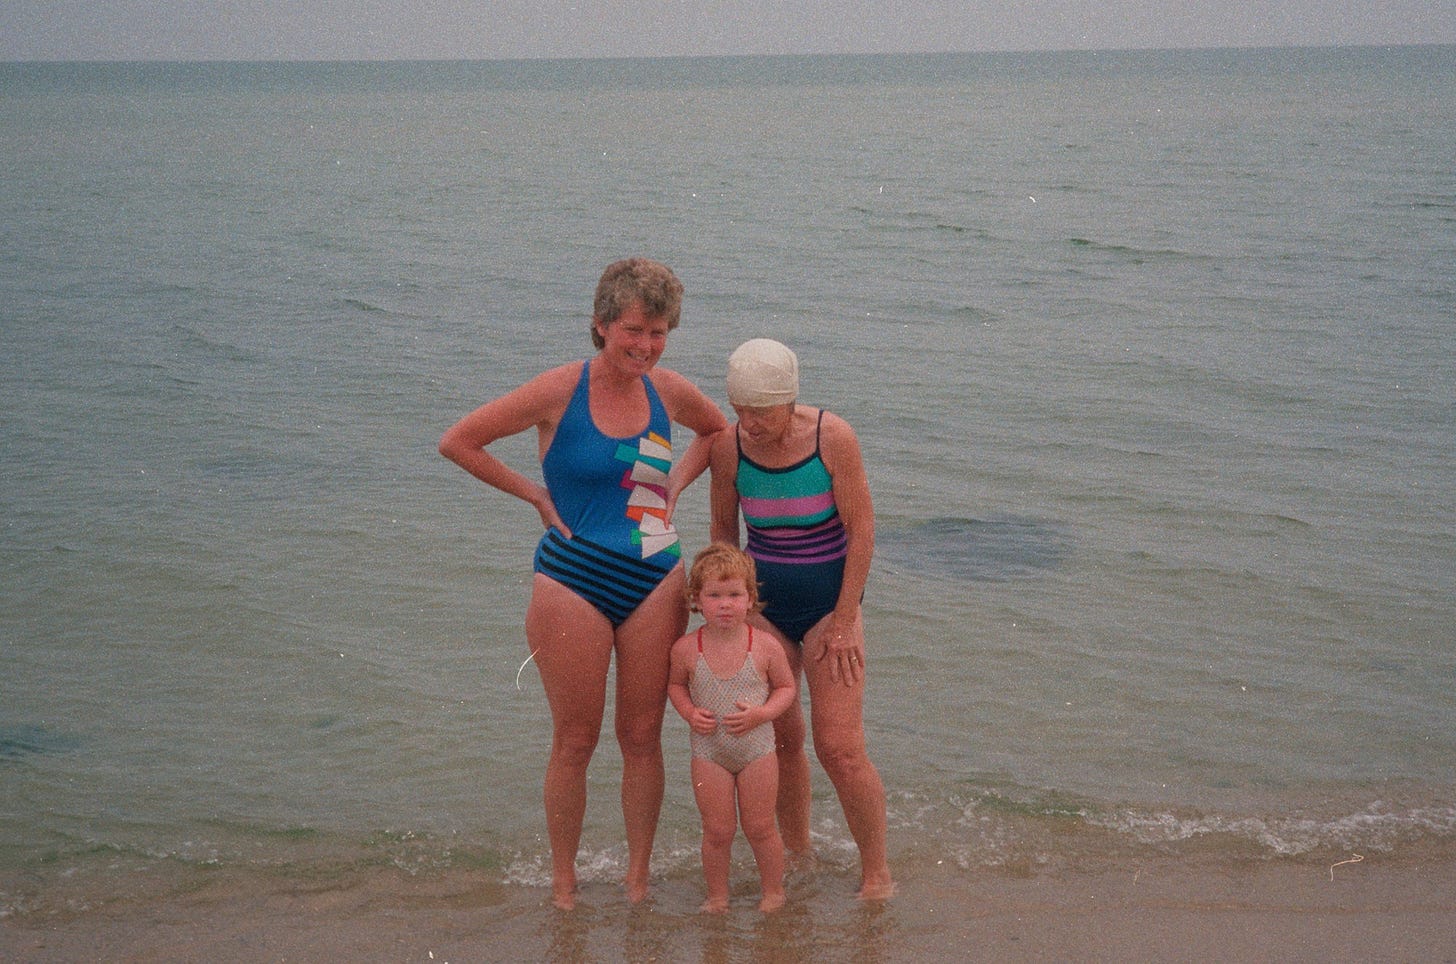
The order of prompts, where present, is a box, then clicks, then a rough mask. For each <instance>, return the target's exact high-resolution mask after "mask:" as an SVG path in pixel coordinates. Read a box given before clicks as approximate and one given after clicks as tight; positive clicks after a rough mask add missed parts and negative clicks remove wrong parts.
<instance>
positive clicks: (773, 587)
mask: <svg viewBox="0 0 1456 964" xmlns="http://www.w3.org/2000/svg"><path fill="white" fill-rule="evenodd" d="M798 393H799V362H798V359H797V358H796V357H795V356H794V353H793V352H792V351H790V350H789V349H788V348H786V347H785V346H783V345H781V344H779V343H778V342H776V341H772V340H770V339H767V338H755V339H753V340H752V341H748V342H745V343H744V344H742V345H740V346H739V347H738V349H737V350H736V351H734V352H733V355H732V356H731V357H730V358H729V360H728V400H729V401H730V402H731V403H732V405H733V410H734V411H735V412H736V413H737V414H738V423H737V424H736V425H734V426H733V427H732V428H731V429H730V430H729V431H726V432H723V433H722V434H721V435H719V436H718V437H717V439H716V440H715V441H714V442H713V447H712V454H711V464H712V470H713V483H712V493H713V494H712V504H713V530H712V536H713V541H715V542H726V543H729V544H730V545H734V546H736V545H738V544H739V525H738V517H739V514H740V512H741V513H742V515H743V517H744V523H745V526H744V528H745V531H746V534H747V551H748V554H749V555H750V556H752V557H753V559H754V562H755V563H756V565H757V568H758V578H759V587H760V588H759V594H760V596H761V597H762V598H763V600H764V608H763V611H762V612H761V613H759V614H756V615H754V616H752V617H751V619H752V620H755V621H756V623H755V624H756V625H759V626H760V627H761V628H764V629H767V630H768V631H770V632H772V633H774V635H775V636H776V637H777V638H778V639H779V641H780V642H781V643H783V644H784V650H785V651H786V652H787V654H788V656H789V663H790V665H791V666H792V667H793V670H794V675H795V678H796V679H797V677H798V674H799V672H800V671H801V670H802V671H803V674H804V677H805V679H806V681H807V683H808V690H809V713H810V722H811V725H812V726H813V730H814V753H815V755H816V756H817V757H818V758H819V762H820V763H821V764H822V765H823V767H824V771H825V772H826V773H827V774H828V775H829V778H830V780H831V781H832V782H833V783H834V789H835V792H836V793H837V794H838V795H839V802H840V805H841V806H843V808H844V817H845V822H846V823H847V824H848V825H849V831H850V834H851V835H852V836H853V837H854V840H855V843H856V844H857V845H858V847H859V853H860V891H859V893H860V896H861V897H865V898H877V899H878V898H884V897H888V896H890V894H891V893H892V892H893V890H894V883H893V880H892V879H891V875H890V868H889V864H888V862H887V860H886V851H885V827H886V817H885V788H884V785H883V783H881V781H880V775H879V772H878V771H877V770H876V769H875V767H874V764H872V763H871V762H870V759H869V754H868V753H867V751H866V749H865V733H864V663H865V639H864V623H863V621H862V619H861V618H860V598H861V597H862V596H863V595H864V588H865V580H866V579H867V578H868V576H869V571H870V557H871V556H873V555H874V550H875V514H874V507H873V505H872V503H871V501H870V488H869V482H868V481H867V480H866V478H865V471H864V463H863V460H862V459H861V456H860V450H859V441H858V439H856V438H855V435H854V431H853V430H852V429H851V428H850V427H849V424H848V423H847V422H845V421H844V420H843V419H842V418H839V417H838V416H837V415H834V414H832V413H830V412H826V411H824V410H822V409H818V408H813V407H812V406H808V405H801V404H799V403H798V401H797V399H798ZM774 730H775V734H776V736H777V741H778V757H779V797H778V818H779V832H780V833H781V834H782V835H783V838H784V845H785V846H786V847H787V848H788V849H790V850H795V851H800V852H803V851H806V850H808V849H809V760H808V757H807V755H806V754H805V752H804V742H805V736H806V730H805V726H804V715H803V711H802V710H801V709H800V706H799V704H798V703H797V702H795V703H794V705H792V706H791V707H789V709H788V710H787V711H786V712H785V713H783V714H782V715H781V716H779V717H778V719H776V720H775V721H774Z"/></svg>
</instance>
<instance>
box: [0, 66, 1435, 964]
mask: <svg viewBox="0 0 1456 964" xmlns="http://www.w3.org/2000/svg"><path fill="white" fill-rule="evenodd" d="M1452 103H1456V48H1452V47H1435V46H1432V47H1407V48H1342V49H1269V50H1199V51H1176V52H1168V51H1163V52H1159V51H1140V52H1075V53H1036V54H957V55H916V56H887V57H869V56H866V57H858V56H842V57H802V58H801V57H765V58H722V59H654V60H604V61H536V62H489V63H368V64H365V63H358V64H308V63H290V64H282V63H209V64H167V63H149V64H92V63H87V64H3V65H0V129H3V130H4V136H3V137H0V169H3V170H4V171H5V172H6V173H5V175H4V177H3V179H0V265H3V270H0V427H3V438H4V448H3V454H0V518H3V529H0V532H3V540H0V656H3V663H4V671H3V673H0V921H3V920H5V919H7V918H8V919H10V920H11V921H19V920H29V921H35V920H42V919H45V918H46V916H47V915H56V914H65V913H76V912H81V911H84V910H85V909H87V908H94V907H98V906H111V905H112V904H114V903H115V902H117V901H132V902H137V903H139V904H140V905H141V906H143V907H144V906H145V905H146V902H147V901H148V900H151V899H154V898H156V897H158V896H160V895H165V894H175V893H178V892H184V891H186V890H187V889H189V888H194V887H197V886H199V885H200V882H205V881H209V880H216V879H217V878H218V877H219V875H235V876H247V875H254V876H255V877H262V878H266V879H268V880H271V881H277V880H284V881H296V882H298V884H299V886H313V885H316V884H317V882H319V881H327V880H336V879H340V878H342V877H348V878H349V879H351V880H355V879H360V878H365V879H367V878H370V877H373V876H379V877H384V876H389V875H404V876H406V877H409V878H412V879H421V878H423V879H429V878H431V877H432V875H461V874H463V875H466V876H468V877H471V878H474V879H478V880H479V881H480V882H481V883H482V886H489V887H500V888H503V889H504V891H505V892H507V893H512V894H516V895H517V899H518V900H524V901H526V902H527V903H534V902H537V901H545V900H546V896H547V891H548V888H547V884H548V883H549V861H548V855H547V846H546V842H545V834H544V829H545V828H544V818H543V815H542V812H541V802H540V793H541V790H540V781H541V776H542V773H543V770H544V764H545V758H546V752H547V748H548V744H549V735H550V733H549V730H550V728H549V721H548V717H547V711H546V706H545V701H544V698H543V696H542V692H541V686H540V681H539V678H538V677H537V676H536V674H535V672H534V670H533V667H532V666H531V665H524V661H525V659H526V656H527V650H526V646H525V639H524V632H523V629H522V620H523V614H524V610H525V603H526V598H527V591H528V586H529V579H530V553H531V549H532V546H533V545H534V542H535V540H536V538H537V537H538V535H539V523H538V520H537V518H536V515H535V513H534V512H533V511H532V510H531V509H530V508H529V507H527V506H525V505H524V504H522V503H519V502H515V501H513V500H512V499H510V498H509V497H507V496H504V495H502V494H500V493H497V492H494V491H492V490H489V489H486V488H485V487H483V486H481V485H480V484H479V483H477V482H475V481H474V480H473V479H471V478H470V477H468V476H467V475H465V474H464V473H462V472H461V471H460V470H459V469H458V468H456V467H455V466H453V465H451V464H450V463H448V462H446V461H445V460H444V459H442V458H440V457H439V455H438V454H437V453H436V451H435V446H436V443H437V441H438V439H439V436H440V434H441V432H442V431H443V430H444V429H445V428H446V427H448V426H449V425H450V424H451V423H452V422H453V421H454V420H455V419H456V418H458V417H459V416H460V415H462V414H464V413H465V412H466V411H469V410H470V409H471V408H473V407H474V406H476V405H478V404H480V403H481V402H484V401H486V400H488V399H490V398H492V397H494V396H496V395H499V394H501V393H503V392H505V391H507V390H508V389H510V388H512V387H514V386H515V385H517V384H519V383H520V382H522V381H524V380H525V379H527V378H528V377H530V376H532V375H534V374H535V373H537V372H538V371H541V370H543V369H545V368H547V367H550V366H553V365H556V364H560V363H563V362H566V361H570V360H573V359H578V358H582V357H585V356H586V355H587V354H588V353H589V352H590V351H591V349H590V343H589V340H588V337H587V324H588V319H589V315H590V310H591V294H592V290H593V287H594V285H595V282H596V278H597V276H598V275H599V273H600V271H601V269H602V267H603V266H605V265H606V264H607V263H608V262H610V261H612V260H615V259H616V258H618V257H622V256H626V255H633V254H643V255H648V256H651V257H655V258H658V259H660V260H663V261H665V262H667V263H668V264H670V265H672V266H673V267H674V268H675V270H676V271H677V272H678V274H679V276H680V277H681V278H682V279H683V281H684V283H685V285H686V289H687V293H686V299H685V306H684V312H683V321H682V325H681V327H680V328H679V329H678V330H677V331H676V332H674V333H673V334H672V336H671V337H670V339H669V345H668V350H667V354H666V356H665V358H664V361H663V364H664V365H666V366H668V367H671V368H674V369H676V370H679V371H681V372H683V373H684V374H686V375H688V376H689V377H690V378H692V379H693V380H694V381H696V382H697V383H698V384H699V385H700V386H701V387H702V388H703V389H704V390H705V391H706V392H707V393H708V394H709V395H710V396H711V397H713V398H714V399H715V400H717V401H718V402H719V403H720V404H723V405H725V406H726V396H725V392H724V387H723V375H724V371H725V365H726V359H727V355H728V353H729V352H730V351H731V350H732V349H733V347H735V346H736V345H737V344H738V343H740V342H741V341H743V340H745V339H747V338H750V337H755V336H769V337H774V338H778V339H780V340H782V341H784V342H786V343H787V344H789V345H790V346H791V347H793V348H794V349H795V350H796V351H797V352H798V354H799V357H800V360H801V363H802V365H803V378H802V385H803V388H802V391H803V397H804V399H805V400H806V401H808V402H810V403H812V404H816V405H820V406H823V407H826V408H829V409H830V410H832V411H835V412H837V413H839V414H841V415H843V416H844V417H845V418H847V419H848V420H849V421H850V423H851V424H852V425H853V426H854V427H855V430H856V432H857V434H858V436H859V438H860V442H861V445H862V447H863V450H864V455H865V459H866V463H867V467H868V471H869V476H870V483H871V487H872V490H873V494H874V497H875V504H876V510H877V530H878V550H877V554H876V560H875V567H874V570H873V573H872V575H871V578H870V583H869V586H868V590H867V593H866V598H865V618H866V623H867V631H868V644H867V646H868V650H867V651H868V662H869V671H868V679H869V686H868V696H867V702H866V728H867V734H868V738H869V744H870V754H871V758H872V759H873V760H874V761H875V762H876V764H877V765H878V767H879V769H880V771H881V774H882V776H883V778H884V781H885V784H886V788H887V791H888V794H889V820H890V855H891V864H892V868H893V869H894V870H895V872H896V874H897V876H898V877H900V878H901V879H907V880H910V879H915V878H916V877H917V876H921V877H923V876H925V875H927V874H930V873H935V874H944V873H951V874H955V875H960V876H962V877H970V878H976V879H980V878H981V877H984V876H986V875H990V879H993V880H994V879H995V875H996V874H999V873H1036V872H1038V868H1047V867H1057V866H1065V865H1068V864H1071V863H1076V862H1077V861H1083V860H1128V861H1136V860H1138V859H1141V857H1143V856H1145V855H1169V854H1171V855H1175V856H1176V855H1179V854H1190V855H1193V854H1196V855H1198V856H1199V858H1200V859H1209V858H1210V856H1211V857H1212V859H1216V860H1226V861H1250V860H1252V861H1281V860H1296V861H1297V860H1306V861H1310V862H1312V863H1318V864H1319V865H1320V866H1323V865H1324V864H1325V863H1329V862H1332V861H1339V860H1342V859H1349V858H1350V855H1351V854H1352V853H1359V854H1361V855H1380V854H1392V853H1397V852H1400V853H1421V852H1430V853H1441V854H1445V853H1449V852H1450V849H1451V847H1452V844H1453V843H1456V776H1453V775H1456V646H1453V643H1456V458H1453V454H1452V453H1453V448H1452V445H1453V439H1456V350H1453V347H1452V346H1453V341H1452V336H1453V318H1456V282H1453V278H1456V160H1453V159H1456V123H1453V120H1452V114H1451V109H1450V105H1451V104H1452ZM498 448H499V451H500V453H501V454H502V456H503V457H505V458H507V459H508V460H509V461H511V462H512V464H513V465H515V466H517V467H518V468H522V469H523V470H526V471H528V472H529V471H532V468H533V463H534V460H535V454H534V440H532V439H512V440H508V441H506V442H503V443H501V444H500V445H499V446H498ZM677 521H678V524H679V527H680V529H681V531H682V532H683V536H684V541H685V547H686V549H687V551H688V552H693V551H695V550H696V549H698V548H701V547H702V546H703V545H704V544H705V543H706V539H707V531H708V525H707V486H706V483H705V482H704V483H700V484H699V485H698V486H696V487H694V488H693V489H691V490H690V491H689V492H688V493H687V495H686V496H685V497H684V504H683V505H682V507H681V509H680V511H679V515H678V519H677ZM687 743H688V740H687V730H686V727H685V726H682V725H680V721H678V720H677V719H676V717H674V716H673V715H672V714H669V715H668V720H667V724H666V726H665V730H664V745H665V747H666V751H667V754H668V795H667V800H666V802H665V805H664V809H663V815H662V820H661V825H660V829H659V835H658V847H657V851H656V852H655V855H654V875H655V877H657V878H658V881H659V884H658V890H659V893H660V895H661V896H659V898H658V902H659V915H660V918H661V923H660V924H658V925H655V926H657V927H659V928H660V929H661V936H663V938H664V939H666V935H668V934H670V933H671V931H672V929H673V928H674V927H677V926H679V925H680V922H681V921H682V920H683V919H684V918H686V917H691V916H692V912H693V911H694V910H695V909H696V906H697V902H698V900H699V898H700V891H699V887H700V883H699V865H698V854H697V843H698V817H697V812H696V809H695V808H694V805H693V801H692V795H691V791H690V788H689V785H688V775H687V758H688V757H687ZM618 775H619V757H618V755H617V751H616V747H615V745H613V742H612V740H611V737H610V728H608V732H607V734H605V735H604V739H603V742H602V745H601V747H600V749H599V751H598V753H597V757H596V760H595V762H594V764H593V769H592V776H591V785H592V789H591V799H590V803H589V810H588V815H587V825H586V833H585V837H584V842H583V850H582V854H581V858H580V864H581V868H582V877H583V881H584V885H585V886H586V888H588V898H589V899H590V892H592V891H595V892H596V893H598V894H599V895H605V894H607V893H612V892H614V891H613V888H614V887H615V885H616V884H617V882H618V881H619V880H620V878H621V875H622V871H623V868H624V866H625V847H624V845H623V841H622V830H621V819H620V813H619V812H618V803H617V792H616V787H617V780H618ZM814 801H815V815H814V833H815V838H816V845H817V849H818V851H819V853H820V860H819V863H818V864H817V865H816V867H815V869H813V870H812V871H802V872H801V873H800V875H799V876H791V880H790V901H791V903H792V902H795V901H796V900H797V901H798V902H800V903H807V904H809V905H810V906H814V905H816V904H817V905H820V906H829V905H831V904H833V903H835V902H838V901H844V900H847V899H848V897H847V895H848V894H851V893H852V892H853V889H854V887H855V886H856V885H857V862H856V858H855V854H854V851H853V848H852V845H851V844H850V842H849V840H848V835H847V833H846V831H845V829H844V826H843V819H842V815H841V814H840V812H839V809H838V805H837V802H836V801H835V799H834V796H833V793H832V789H831V788H830V787H829V785H828V782H827V780H826V779H825V778H824V775H823V773H822V771H819V770H818V769H817V768H816V770H815V796H814ZM739 848H740V849H739V851H738V852H737V856H736V858H735V888H737V891H742V892H743V893H748V892H751V891H752V889H753V887H754V885H755V882H756V878H755V877H754V875H753V872H752V863H751V858H750V856H749V854H748V851H747V848H746V845H745V844H744V843H743V842H742V841H741V839H740V842H739ZM737 891H736V892H737ZM596 899H597V900H598V901H605V900H607V899H608V898H606V897H605V896H598V897H597V898H596ZM740 899H741V900H746V899H747V898H740ZM745 906H751V905H745ZM543 913H544V912H543ZM601 913H607V912H606V911H602V912H601ZM621 913H624V914H625V913H626V912H625V911H621ZM735 913H743V914H748V913H749V911H748V910H746V909H740V910H739V911H735ZM639 923H640V922H639ZM594 926H609V925H607V924H603V923H602V922H601V920H600V919H598V920H597V924H596V925H594ZM731 936H732V934H731V932H730V933H729V935H728V937H724V938H723V939H724V940H728V939H729V937H731ZM583 953H585V952H584V951H583ZM725 953H726V952H725ZM566 956H571V955H569V954H568V955H566ZM578 956H580V955H578ZM629 956H630V955H629ZM721 959H725V960H726V959H731V955H730V956H728V957H723V958H721ZM745 959H746V958H745Z"/></svg>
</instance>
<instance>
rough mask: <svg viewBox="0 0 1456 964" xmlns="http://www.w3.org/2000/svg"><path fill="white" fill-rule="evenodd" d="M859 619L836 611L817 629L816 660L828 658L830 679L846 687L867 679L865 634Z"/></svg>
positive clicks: (815, 641) (815, 635)
mask: <svg viewBox="0 0 1456 964" xmlns="http://www.w3.org/2000/svg"><path fill="white" fill-rule="evenodd" d="M858 622H859V620H858V618H846V617H844V616H841V615H840V613H839V611H838V610H834V611H833V612H831V613H830V614H829V615H827V616H825V617H824V619H823V620H822V621H821V622H820V623H819V625H818V626H816V627H815V628H814V633H813V636H814V644H815V646H817V647H818V652H817V653H815V654H814V659H815V660H821V661H822V660H826V659H827V660H829V678H830V679H831V680H833V681H834V682H836V683H843V684H844V685H845V686H854V685H855V684H856V683H859V682H860V681H861V680H863V679H864V661H865V655H864V634H863V633H861V632H860V631H859V627H858V625H857V623H858Z"/></svg>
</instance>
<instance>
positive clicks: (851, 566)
mask: <svg viewBox="0 0 1456 964" xmlns="http://www.w3.org/2000/svg"><path fill="white" fill-rule="evenodd" d="M820 453H821V455H822V456H823V459H824V467H825V468H827V469H828V470H829V476H830V480H831V484H832V486H833V489H834V504H835V505H836V506H837V507H838V509H839V518H840V520H841V521H842V522H843V523H844V531H845V538H846V540H847V542H848V550H849V551H848V555H847V556H846V557H845V560H844V579H843V581H842V582H841V583H840V586H839V599H838V601H837V602H836V603H835V606H834V611H833V613H831V616H830V620H829V622H828V623H827V624H825V625H823V626H822V627H821V629H822V632H821V633H820V634H818V635H819V637H820V639H821V640H822V641H823V647H822V648H821V649H820V650H819V652H818V654H816V656H815V658H816V659H824V658H825V657H826V656H831V655H832V656H835V657H836V658H834V659H831V661H830V669H831V673H830V675H831V677H832V678H833V677H837V676H839V675H840V674H839V673H838V672H837V671H838V669H839V666H840V660H839V659H838V658H837V656H838V655H839V653H840V651H841V650H847V653H846V659H847V663H848V665H847V667H845V668H847V669H848V671H849V672H848V675H846V676H844V677H843V681H844V683H845V684H846V685H848V684H850V683H851V682H853V681H856V680H858V679H859V678H860V675H861V674H862V673H863V671H864V653H863V646H864V638H863V635H862V633H861V632H857V631H856V622H857V620H858V618H859V606H860V599H861V598H862V597H863V596H864V591H865V584H866V583H867V582H868V581H869V575H870V561H871V559H872V558H873V557H874V554H875V508H874V503H873V502H872V501H871V499H870V484H869V479H868V478H866V476H865V469H864V459H863V456H861V454H860V448H859V439H858V438H857V437H856V436H855V434H854V430H853V429H852V428H850V426H849V423H848V422H846V421H845V420H844V419H842V418H840V417H839V416H837V415H835V414H834V413H832V412H826V413H825V416H824V431H823V434H822V435H821V436H820Z"/></svg>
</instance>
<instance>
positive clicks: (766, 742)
mask: <svg viewBox="0 0 1456 964" xmlns="http://www.w3.org/2000/svg"><path fill="white" fill-rule="evenodd" d="M688 695H689V696H691V697H692V700H693V705H694V706H700V707H702V708H703V709H705V710H708V711H709V712H711V713H712V714H713V715H714V716H716V717H718V719H719V720H721V719H722V718H723V717H724V716H725V715H727V714H729V713H736V712H738V705H737V704H738V703H740V702H741V703H745V704H747V705H748V706H762V705H763V704H764V703H765V702H766V701H767V700H768V680H766V679H764V678H763V677H761V676H759V675H758V669H757V668H756V667H755V666H754V665H753V627H752V626H750V627H748V652H747V653H746V654H745V655H744V657H743V666H742V667H741V668H740V669H739V670H738V672H737V673H735V674H734V675H732V676H730V677H728V678H727V679H721V678H719V677H718V676H717V675H715V674H714V673H713V669H712V667H710V666H709V665H708V660H707V657H705V656H704V655H703V631H702V630H701V629H699V630H698V662H697V665H695V666H694V667H693V675H692V677H691V678H690V679H689V680H688ZM692 747H693V756H695V757H701V758H703V759H705V760H709V761H711V762H713V763H716V764H718V765H719V766H720V767H722V768H723V769H725V770H727V771H728V772H729V773H737V772H738V771H739V770H742V769H743V768H744V767H746V766H748V765H749V764H750V763H752V762H753V761H754V760H757V759H758V758H759V757H761V756H766V755H768V754H770V753H772V752H774V730H773V724H772V723H761V724H759V725H758V726H755V727H754V728H753V729H751V730H749V731H748V732H747V733H745V734H743V735H742V736H734V735H733V734H732V733H729V732H728V730H727V729H726V728H725V727H724V726H723V725H722V724H721V723H719V725H718V728H717V729H716V730H714V731H713V732H712V733H706V734H705V733H698V732H697V731H692Z"/></svg>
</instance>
